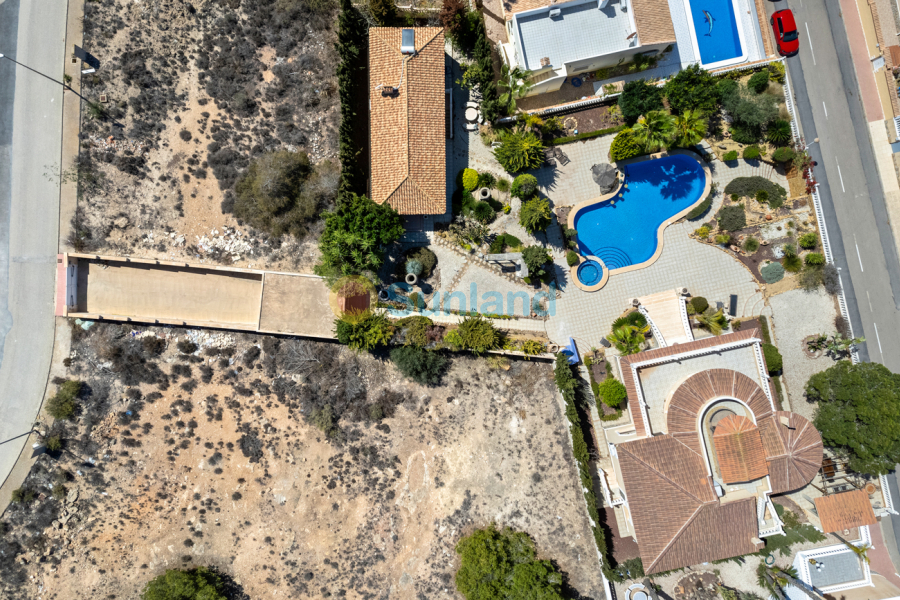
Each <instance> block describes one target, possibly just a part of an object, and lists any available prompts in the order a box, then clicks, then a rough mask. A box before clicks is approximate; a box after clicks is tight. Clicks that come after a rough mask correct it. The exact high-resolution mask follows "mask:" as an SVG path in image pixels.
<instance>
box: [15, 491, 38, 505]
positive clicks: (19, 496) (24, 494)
mask: <svg viewBox="0 0 900 600" xmlns="http://www.w3.org/2000/svg"><path fill="white" fill-rule="evenodd" d="M35 496H36V494H35V493H34V492H33V491H31V490H29V489H27V488H25V487H20V488H18V489H15V490H13V491H12V496H10V500H12V501H13V502H15V503H16V504H31V503H32V502H33V501H34V498H35Z"/></svg>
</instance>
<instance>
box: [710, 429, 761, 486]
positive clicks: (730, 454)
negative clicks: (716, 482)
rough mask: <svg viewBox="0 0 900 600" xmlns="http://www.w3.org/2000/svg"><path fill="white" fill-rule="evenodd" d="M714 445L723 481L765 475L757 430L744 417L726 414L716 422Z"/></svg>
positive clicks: (750, 479)
mask: <svg viewBox="0 0 900 600" xmlns="http://www.w3.org/2000/svg"><path fill="white" fill-rule="evenodd" d="M713 445H714V446H715V448H716V459H717V462H718V464H719V470H720V471H721V473H722V479H723V480H724V481H725V483H729V484H730V483H740V482H743V481H753V480H754V479H759V478H760V477H765V476H766V475H768V473H769V469H768V467H767V466H766V453H765V451H764V450H763V444H762V440H761V439H760V437H759V429H757V427H756V425H754V424H753V421H751V420H750V419H748V418H747V417H742V416H739V415H729V416H727V417H725V418H724V419H722V420H721V421H719V422H718V423H717V424H716V430H715V433H713Z"/></svg>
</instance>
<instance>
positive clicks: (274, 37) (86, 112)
mask: <svg viewBox="0 0 900 600" xmlns="http://www.w3.org/2000/svg"><path fill="white" fill-rule="evenodd" d="M336 8H337V3H336V2H334V1H333V0H318V1H317V2H309V3H305V2H303V3H301V2H298V1H296V0H279V1H278V2H272V1H265V2H247V1H244V2H241V0H227V1H221V2H218V1H213V0H193V1H192V2H188V1H187V0H155V1H154V2H151V3H134V2H126V1H124V0H94V1H92V2H88V3H86V5H85V11H86V13H85V19H84V29H85V31H84V46H85V48H86V50H87V51H88V52H90V53H92V54H93V55H94V56H96V57H98V60H99V61H100V64H101V67H100V68H99V69H98V71H97V72H96V73H95V74H92V75H86V76H85V77H84V78H83V80H82V90H81V92H82V94H83V96H84V97H85V98H86V99H87V100H88V101H89V102H95V103H97V104H96V106H97V107H102V109H103V111H104V112H105V115H102V116H98V115H97V114H96V110H95V109H92V107H91V106H90V105H89V104H88V102H84V103H82V109H83V110H82V144H81V157H80V159H79V160H80V161H81V163H82V164H83V165H85V166H86V167H87V168H86V171H85V172H87V173H88V177H87V179H88V180H89V182H90V184H89V185H82V186H81V187H82V190H81V191H82V195H81V197H80V199H79V203H78V210H77V216H76V220H75V231H76V232H77V234H76V236H75V237H74V238H72V239H71V240H70V243H72V245H73V246H74V247H75V249H76V250H78V251H87V252H96V253H107V254H115V255H134V256H142V257H147V258H157V259H169V260H190V261H191V262H221V263H224V264H229V265H231V264H233V265H236V266H242V267H243V266H250V265H252V266H255V267H258V268H265V267H268V268H272V269H282V270H287V269H290V270H301V271H309V270H311V267H312V265H313V264H314V263H315V261H316V259H317V256H318V254H317V249H316V246H315V243H314V238H315V237H316V235H315V234H316V233H317V232H318V231H319V229H320V228H321V223H320V222H317V221H313V222H312V223H310V226H309V232H308V233H309V234H311V235H307V236H305V237H304V238H303V239H299V240H298V239H296V238H293V237H291V236H286V237H284V238H282V239H279V240H275V239H270V238H269V237H268V236H266V235H264V234H260V233H258V232H254V231H250V230H249V229H248V228H247V227H243V226H241V224H240V223H239V222H238V221H237V220H236V219H235V218H234V216H233V215H232V214H230V212H229V209H228V208H227V207H228V205H229V204H230V203H231V204H233V195H231V194H233V191H232V190H233V187H234V182H235V180H236V179H237V177H238V176H239V174H240V173H241V172H243V171H244V170H245V169H246V167H247V166H248V164H249V162H250V160H251V158H253V157H255V156H258V155H259V154H261V153H262V152H266V151H274V150H284V149H286V150H291V151H305V152H307V153H308V154H309V156H310V159H311V161H312V162H314V163H319V162H321V161H323V160H331V159H334V157H335V156H336V155H337V126H338V122H339V118H340V116H339V106H338V94H337V80H336V76H335V68H336V65H337V53H336V51H335V49H334V43H335V41H336V33H335V28H336V18H337V12H336ZM101 94H102V95H106V96H107V102H106V103H105V104H100V103H99V100H100V96H101ZM53 167H54V165H48V171H51V172H52V171H54V170H55V169H54V168H53ZM70 176H71V175H70ZM332 179H333V182H334V183H335V184H336V182H337V179H336V177H333V178H332ZM321 208H322V209H323V210H324V209H326V208H328V206H322V207H321ZM226 227H227V228H230V231H229V233H232V232H233V231H234V229H235V228H236V230H237V231H238V232H240V234H241V236H239V237H240V238H241V240H243V241H244V242H246V243H245V244H238V245H234V244H228V243H227V242H228V241H230V238H227V239H226V240H224V242H223V243H221V244H220V246H222V247H219V248H211V247H210V245H209V244H208V243H205V241H204V240H203V238H204V236H206V237H207V238H214V237H222V235H223V233H225V231H224V229H225V228H226ZM213 232H216V233H213ZM220 241H221V240H220Z"/></svg>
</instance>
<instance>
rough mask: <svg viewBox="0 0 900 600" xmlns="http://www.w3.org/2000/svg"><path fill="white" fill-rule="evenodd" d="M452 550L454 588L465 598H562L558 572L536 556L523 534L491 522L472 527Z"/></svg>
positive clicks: (554, 567) (482, 599)
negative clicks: (455, 557)
mask: <svg viewBox="0 0 900 600" xmlns="http://www.w3.org/2000/svg"><path fill="white" fill-rule="evenodd" d="M456 553H457V554H459V556H460V565H459V570H458V571H457V572H456V578H455V581H456V589H457V590H458V591H459V593H460V594H462V596H463V597H464V598H465V599H466V600H495V599H497V598H541V599H543V600H561V599H562V597H563V596H562V583H563V575H562V573H560V571H559V569H558V568H557V567H556V565H555V564H554V563H553V562H552V561H549V560H538V559H537V550H536V549H535V545H534V542H533V541H532V539H531V538H530V537H528V535H527V534H525V533H522V532H519V531H514V530H512V529H510V528H509V527H506V528H504V529H502V530H498V529H497V528H496V527H495V526H494V525H491V526H490V527H488V528H486V529H476V530H475V531H473V532H472V533H470V534H469V535H467V536H466V537H464V538H462V539H461V540H460V541H459V543H458V544H457V545H456Z"/></svg>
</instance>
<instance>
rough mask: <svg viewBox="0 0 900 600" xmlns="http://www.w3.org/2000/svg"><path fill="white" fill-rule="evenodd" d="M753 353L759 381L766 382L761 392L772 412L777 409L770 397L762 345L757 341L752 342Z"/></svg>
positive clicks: (770, 391)
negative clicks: (755, 342) (767, 400)
mask: <svg viewBox="0 0 900 600" xmlns="http://www.w3.org/2000/svg"><path fill="white" fill-rule="evenodd" d="M753 355H754V356H755V357H756V368H757V369H759V378H760V380H761V381H765V382H766V385H764V386H762V388H763V393H764V394H765V395H766V398H768V399H769V406H771V407H772V412H775V411H776V410H778V409H777V408H775V399H774V398H772V389H771V388H770V387H769V379H771V378H770V377H769V371H768V369H767V368H766V361H765V360H763V354H762V346H761V345H760V344H759V343H757V344H753Z"/></svg>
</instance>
